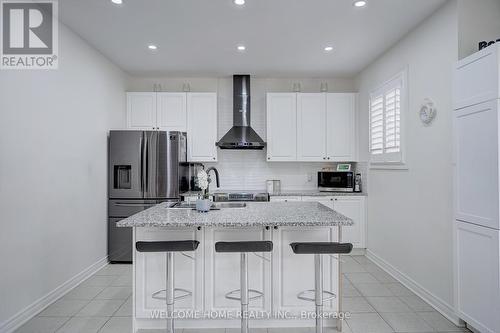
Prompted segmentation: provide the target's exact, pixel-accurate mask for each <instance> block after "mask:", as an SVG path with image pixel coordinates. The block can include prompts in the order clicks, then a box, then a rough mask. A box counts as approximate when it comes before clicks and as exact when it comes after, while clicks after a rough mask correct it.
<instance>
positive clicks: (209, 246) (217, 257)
mask: <svg viewBox="0 0 500 333" xmlns="http://www.w3.org/2000/svg"><path fill="white" fill-rule="evenodd" d="M251 240H252V241H255V240H271V231H270V230H266V229H264V228H252V229H243V230H242V229H228V228H224V229H222V228H221V229H214V228H207V229H206V230H205V252H206V256H205V291H206V292H205V309H210V310H234V311H238V310H240V309H241V304H240V302H239V301H235V300H230V299H227V298H226V297H225V295H226V294H227V293H228V292H230V291H233V290H236V289H240V258H241V255H240V254H239V253H218V252H215V243H216V242H218V241H229V242H230V241H251ZM259 256H260V257H259ZM248 284H249V288H250V289H255V290H258V291H261V292H263V293H264V297H262V298H259V299H255V300H251V301H250V309H253V310H262V311H270V309H271V253H257V254H254V253H248ZM250 296H252V295H250Z"/></svg>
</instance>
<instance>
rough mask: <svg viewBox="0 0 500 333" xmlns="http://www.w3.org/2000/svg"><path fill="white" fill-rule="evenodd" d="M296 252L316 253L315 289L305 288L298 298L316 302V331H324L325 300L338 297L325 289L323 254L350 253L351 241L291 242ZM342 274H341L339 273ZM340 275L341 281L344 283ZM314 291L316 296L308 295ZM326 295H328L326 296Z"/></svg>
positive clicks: (318, 332)
mask: <svg viewBox="0 0 500 333" xmlns="http://www.w3.org/2000/svg"><path fill="white" fill-rule="evenodd" d="M290 246H291V247H292V251H293V252H294V253H295V254H314V289H312V290H305V291H302V292H300V293H299V294H298V295H297V298H299V299H301V300H305V301H311V302H314V303H315V305H316V333H323V321H322V318H321V316H322V313H323V302H325V301H327V300H330V299H333V298H335V297H336V295H335V294H334V293H332V292H331V291H325V290H323V256H322V254H329V255H331V254H339V255H340V254H348V253H351V251H352V244H351V243H336V242H303V243H291V244H290ZM339 275H340V274H339ZM341 281H342V276H339V283H342V282H341ZM311 292H314V298H312V297H307V296H306V294H307V293H311ZM324 295H326V297H324Z"/></svg>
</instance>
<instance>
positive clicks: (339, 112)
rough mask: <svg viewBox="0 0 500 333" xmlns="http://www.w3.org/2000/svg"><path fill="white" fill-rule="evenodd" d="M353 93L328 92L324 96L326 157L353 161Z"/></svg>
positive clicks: (334, 159) (354, 157)
mask: <svg viewBox="0 0 500 333" xmlns="http://www.w3.org/2000/svg"><path fill="white" fill-rule="evenodd" d="M354 107H355V94H338V93H329V94H327V97H326V109H327V111H326V127H327V129H326V133H327V143H326V147H327V148H326V149H327V159H328V160H330V161H340V162H343V161H354V160H355V159H356V156H355V138H356V135H355V124H354V111H355V109H354Z"/></svg>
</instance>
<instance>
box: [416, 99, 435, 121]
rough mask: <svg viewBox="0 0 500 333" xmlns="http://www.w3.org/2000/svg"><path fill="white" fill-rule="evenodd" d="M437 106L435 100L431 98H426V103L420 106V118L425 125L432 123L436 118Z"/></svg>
mask: <svg viewBox="0 0 500 333" xmlns="http://www.w3.org/2000/svg"><path fill="white" fill-rule="evenodd" d="M436 113H437V110H436V107H435V106H434V102H433V101H431V100H430V99H427V98H426V99H425V100H424V103H423V104H422V106H421V107H420V112H419V116H420V120H421V121H422V123H423V124H424V125H430V123H431V122H432V121H433V120H434V118H436Z"/></svg>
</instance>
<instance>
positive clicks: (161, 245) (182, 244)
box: [135, 240, 200, 252]
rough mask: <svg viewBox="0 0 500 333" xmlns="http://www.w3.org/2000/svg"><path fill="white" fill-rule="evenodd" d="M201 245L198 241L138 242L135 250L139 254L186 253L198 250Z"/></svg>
mask: <svg viewBox="0 0 500 333" xmlns="http://www.w3.org/2000/svg"><path fill="white" fill-rule="evenodd" d="M199 244H200V242H198V241H197V240H183V241H160V242H137V243H135V248H136V249H137V251H139V252H184V251H194V250H196V249H197V248H198V245H199Z"/></svg>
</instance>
